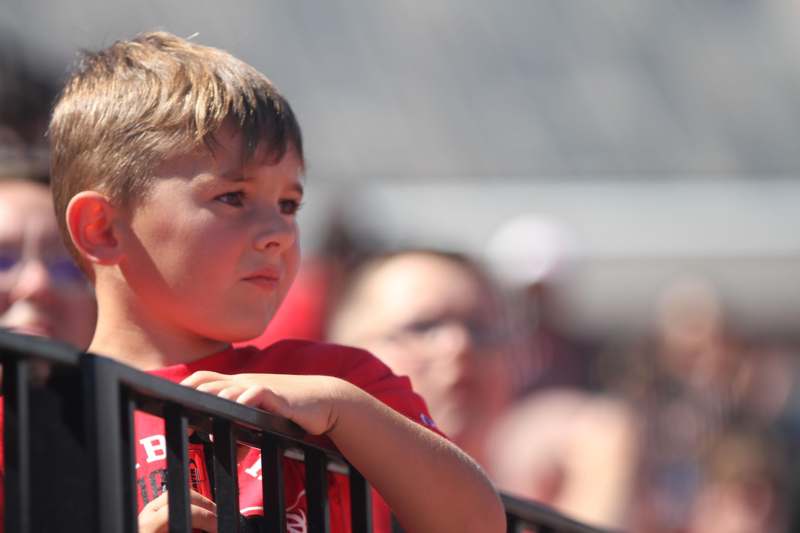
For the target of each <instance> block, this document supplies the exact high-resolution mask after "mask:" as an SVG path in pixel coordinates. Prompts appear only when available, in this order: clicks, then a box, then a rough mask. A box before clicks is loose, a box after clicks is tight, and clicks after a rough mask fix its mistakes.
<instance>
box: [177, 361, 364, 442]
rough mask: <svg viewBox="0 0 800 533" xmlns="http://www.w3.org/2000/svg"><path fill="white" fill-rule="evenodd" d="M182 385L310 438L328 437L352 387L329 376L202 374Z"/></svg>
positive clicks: (201, 372)
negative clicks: (283, 421)
mask: <svg viewBox="0 0 800 533" xmlns="http://www.w3.org/2000/svg"><path fill="white" fill-rule="evenodd" d="M181 385H185V386H187V387H192V388H194V389H197V390H199V391H202V392H208V393H211V394H216V395H217V396H219V397H221V398H225V399H227V400H231V401H234V402H237V403H241V404H243V405H247V406H249V407H256V408H258V409H263V410H264V411H269V412H271V413H273V414H276V415H278V416H282V417H284V418H288V419H289V420H291V421H293V422H295V423H296V424H298V425H299V426H300V427H302V428H303V429H304V430H306V431H307V432H308V433H310V434H311V435H322V434H323V433H328V432H329V431H331V430H332V429H333V428H334V426H335V425H336V421H337V419H338V412H337V409H336V406H337V403H338V400H341V399H344V398H345V397H346V396H347V394H348V392H349V389H355V386H353V385H351V384H349V383H347V382H346V381H344V380H341V379H338V378H333V377H329V376H296V375H287V374H233V375H228V374H220V373H218V372H210V371H207V370H202V371H199V372H195V373H194V374H192V375H191V376H189V377H188V378H186V379H184V380H183V381H181Z"/></svg>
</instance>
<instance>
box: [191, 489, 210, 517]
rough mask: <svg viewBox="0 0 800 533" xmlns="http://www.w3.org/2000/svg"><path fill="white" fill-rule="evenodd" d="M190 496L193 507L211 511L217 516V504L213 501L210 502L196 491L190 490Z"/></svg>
mask: <svg viewBox="0 0 800 533" xmlns="http://www.w3.org/2000/svg"><path fill="white" fill-rule="evenodd" d="M189 496H190V501H191V503H192V505H196V506H198V507H201V508H203V509H205V510H207V511H210V512H212V513H214V514H215V515H216V514H217V504H216V503H214V502H213V501H211V500H209V499H208V498H206V497H205V496H203V495H202V494H200V493H199V492H197V491H196V490H190V491H189Z"/></svg>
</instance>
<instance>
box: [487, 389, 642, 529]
mask: <svg viewBox="0 0 800 533" xmlns="http://www.w3.org/2000/svg"><path fill="white" fill-rule="evenodd" d="M489 443H490V444H489V447H488V450H489V462H488V468H489V472H491V474H492V476H493V478H494V481H495V483H496V484H497V486H498V487H499V488H500V489H501V490H504V491H506V492H509V493H511V494H515V495H517V496H521V497H523V498H528V499H532V500H535V501H537V502H541V503H544V504H547V505H550V506H552V507H554V508H555V509H557V510H559V511H561V512H562V513H565V514H567V515H569V516H570V517H572V518H575V519H577V520H581V521H583V522H586V523H588V524H591V525H594V526H598V527H604V528H610V529H625V530H627V526H628V524H629V523H630V513H631V500H632V498H633V490H634V480H635V471H636V466H637V463H638V458H639V455H640V453H641V450H640V446H641V444H640V435H639V431H638V421H637V419H636V417H635V415H634V413H633V412H632V410H631V409H629V408H628V407H627V406H625V405H624V404H623V403H621V402H619V401H617V400H615V399H613V398H610V397H606V396H602V395H599V394H593V393H587V392H584V391H581V390H579V389H575V388H571V387H547V388H545V389H542V390H540V391H536V392H533V393H530V394H529V395H528V396H527V397H525V398H523V399H522V400H519V401H517V402H516V403H515V404H514V406H512V407H511V409H510V410H509V412H508V413H507V414H506V415H505V416H503V417H502V418H501V420H500V421H499V422H498V424H497V425H496V427H495V430H494V431H493V433H492V436H491V438H490V440H489Z"/></svg>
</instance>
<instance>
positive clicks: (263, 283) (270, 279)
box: [243, 268, 281, 290]
mask: <svg viewBox="0 0 800 533" xmlns="http://www.w3.org/2000/svg"><path fill="white" fill-rule="evenodd" d="M243 279H244V281H247V282H249V283H252V284H253V285H256V286H258V287H261V288H263V289H269V290H274V289H276V288H277V287H278V283H279V282H280V279H281V276H280V272H279V271H278V270H277V269H274V268H266V269H263V270H260V271H258V272H255V273H253V274H250V275H249V276H246V277H245V278H243Z"/></svg>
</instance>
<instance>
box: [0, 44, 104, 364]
mask: <svg viewBox="0 0 800 533" xmlns="http://www.w3.org/2000/svg"><path fill="white" fill-rule="evenodd" d="M20 52H21V50H19V48H18V46H16V45H15V43H14V42H12V41H11V40H10V36H9V35H7V34H4V35H3V36H0V328H2V329H6V330H10V331H14V332H17V333H25V334H31V335H39V336H44V337H50V338H53V339H56V340H60V341H64V342H68V343H70V344H73V345H74V346H76V347H78V348H86V347H87V346H88V344H89V340H90V338H91V334H92V332H93V331H94V323H95V314H96V310H95V301H94V295H93V293H92V291H91V289H90V288H89V286H88V284H87V283H86V280H85V278H84V276H83V274H82V273H81V272H80V270H79V269H78V268H77V266H75V264H74V263H73V261H72V259H71V258H70V256H69V254H68V253H67V250H66V248H65V247H64V245H63V243H62V241H61V237H60V234H59V232H58V227H57V222H56V216H55V212H54V210H53V202H52V198H51V195H50V190H49V187H48V186H47V185H46V183H47V181H48V168H47V166H48V157H47V143H46V140H45V130H46V128H47V123H48V121H49V116H50V106H51V102H52V99H53V98H54V97H55V95H56V92H57V84H56V83H55V81H54V80H53V79H51V78H50V77H48V76H47V75H44V74H42V73H40V72H38V71H37V70H36V68H34V66H33V65H31V64H30V63H28V62H26V61H24V60H23V59H22V58H23V57H25V56H24V54H22V53H20Z"/></svg>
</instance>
